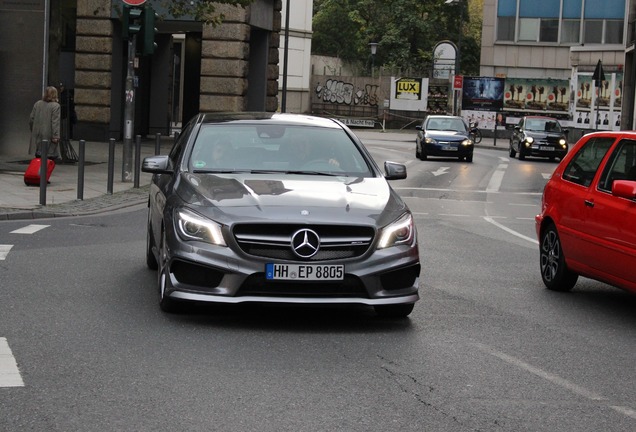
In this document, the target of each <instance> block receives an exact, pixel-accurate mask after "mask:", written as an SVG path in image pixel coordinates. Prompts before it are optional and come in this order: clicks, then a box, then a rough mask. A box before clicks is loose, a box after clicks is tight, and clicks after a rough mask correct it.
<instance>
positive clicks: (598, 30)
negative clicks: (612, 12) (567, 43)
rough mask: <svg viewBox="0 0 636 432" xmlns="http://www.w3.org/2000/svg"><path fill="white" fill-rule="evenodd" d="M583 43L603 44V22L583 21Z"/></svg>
mask: <svg viewBox="0 0 636 432" xmlns="http://www.w3.org/2000/svg"><path fill="white" fill-rule="evenodd" d="M583 42H585V43H586V44H591V43H596V44H600V43H603V20H585V32H584V36H583Z"/></svg>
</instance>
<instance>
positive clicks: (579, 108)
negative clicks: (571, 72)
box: [572, 73, 623, 130]
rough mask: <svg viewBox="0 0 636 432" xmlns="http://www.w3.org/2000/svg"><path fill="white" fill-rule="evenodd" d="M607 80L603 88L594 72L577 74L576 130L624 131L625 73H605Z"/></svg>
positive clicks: (574, 123)
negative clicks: (595, 78) (622, 118)
mask: <svg viewBox="0 0 636 432" xmlns="http://www.w3.org/2000/svg"><path fill="white" fill-rule="evenodd" d="M605 78H606V79H605V80H604V81H601V85H600V87H599V88H596V86H595V83H594V80H593V79H592V73H578V74H577V75H576V83H575V84H574V88H575V90H576V91H575V101H574V115H573V117H574V118H573V120H572V123H573V125H574V126H575V127H578V128H582V129H599V130H619V129H620V125H621V108H622V92H623V74H622V73H605ZM597 115H598V116H597ZM595 123H596V126H595Z"/></svg>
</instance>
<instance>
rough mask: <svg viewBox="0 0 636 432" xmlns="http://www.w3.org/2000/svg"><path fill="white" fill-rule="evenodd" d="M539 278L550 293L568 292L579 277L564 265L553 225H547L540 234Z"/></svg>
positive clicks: (563, 257)
mask: <svg viewBox="0 0 636 432" xmlns="http://www.w3.org/2000/svg"><path fill="white" fill-rule="evenodd" d="M539 261H540V264H541V278H542V279H543V283H544V284H545V286H546V287H547V288H548V289H549V290H552V291H570V290H571V289H572V288H574V285H575V284H576V281H577V280H578V278H579V275H578V274H576V273H574V272H572V271H570V270H569V269H568V267H567V265H566V264H565V256H564V255H563V249H562V248H561V240H560V239H559V234H558V233H557V230H556V227H555V226H554V224H552V223H551V224H549V225H548V226H547V227H545V229H544V230H543V231H542V232H541V242H540V259H539Z"/></svg>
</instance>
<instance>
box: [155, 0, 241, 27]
mask: <svg viewBox="0 0 636 432" xmlns="http://www.w3.org/2000/svg"><path fill="white" fill-rule="evenodd" d="M158 2H159V3H161V4H162V5H163V6H164V7H165V8H166V9H167V10H168V12H169V13H170V14H171V15H172V16H175V17H181V16H184V15H190V16H193V17H194V18H195V19H197V20H199V21H203V22H205V23H206V24H212V25H217V24H220V23H221V21H223V18H224V17H223V14H218V13H217V11H216V6H218V4H228V5H231V6H242V7H246V6H249V5H250V4H251V3H253V2H254V0H214V1H212V0H159V1H158Z"/></svg>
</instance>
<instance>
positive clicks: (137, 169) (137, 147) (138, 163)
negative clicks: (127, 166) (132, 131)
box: [133, 135, 141, 188]
mask: <svg viewBox="0 0 636 432" xmlns="http://www.w3.org/2000/svg"><path fill="white" fill-rule="evenodd" d="M140 175H141V135H136V136H135V182H134V183H133V187H134V188H138V187H139V176H140Z"/></svg>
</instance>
